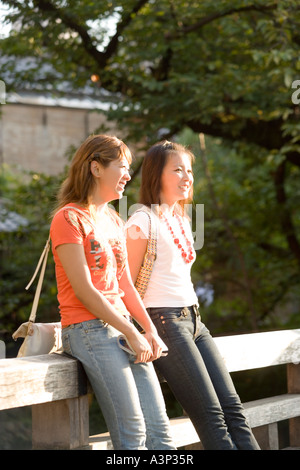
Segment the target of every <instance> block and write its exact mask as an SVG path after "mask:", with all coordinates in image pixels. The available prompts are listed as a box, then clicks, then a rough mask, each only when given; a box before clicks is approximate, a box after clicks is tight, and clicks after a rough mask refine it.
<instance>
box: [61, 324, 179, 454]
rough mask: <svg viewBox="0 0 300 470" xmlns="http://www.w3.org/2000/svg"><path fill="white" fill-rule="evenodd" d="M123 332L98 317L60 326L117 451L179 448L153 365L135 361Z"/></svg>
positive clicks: (65, 346)
mask: <svg viewBox="0 0 300 470" xmlns="http://www.w3.org/2000/svg"><path fill="white" fill-rule="evenodd" d="M119 334H120V332H119V331H117V330H116V329H115V328H113V327H111V326H109V325H107V324H105V323H103V322H102V321H101V320H98V319H95V320H89V321H85V322H82V323H78V324H74V325H70V326H68V327H67V328H63V330H62V340H63V347H64V351H65V352H66V353H67V354H70V355H71V356H73V357H76V358H77V359H78V360H79V361H80V362H81V363H82V365H83V367H84V369H85V372H86V374H87V376H88V379H89V381H90V384H91V386H92V388H93V391H94V393H95V396H96V398H97V401H98V403H99V406H100V408H101V410H102V413H103V416H104V419H105V421H106V424H107V427H108V430H109V432H110V436H111V439H112V443H113V446H114V449H115V450H135V449H139V450H141V449H151V450H160V449H175V446H174V444H173V441H172V438H171V437H170V430H169V420H168V417H167V414H166V409H165V403H164V399H163V395H162V392H161V387H160V384H159V382H158V379H157V376H156V373H155V370H154V367H153V364H152V363H148V364H144V363H139V364H134V360H135V358H134V356H132V355H130V354H128V353H126V352H125V351H123V350H122V349H120V347H119V346H118V344H117V336H118V335H119Z"/></svg>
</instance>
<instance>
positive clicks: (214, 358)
mask: <svg viewBox="0 0 300 470" xmlns="http://www.w3.org/2000/svg"><path fill="white" fill-rule="evenodd" d="M147 310H148V312H149V314H150V316H151V319H152V321H153V322H154V324H155V326H156V328H157V331H158V334H159V336H160V337H161V338H162V339H163V340H164V342H165V343H166V344H167V346H168V347H169V354H168V356H166V357H162V358H160V359H158V360H157V361H155V367H156V369H157V370H158V372H159V373H160V374H161V375H162V376H163V377H164V378H165V380H166V381H167V383H168V385H169V387H170V389H171V390H172V391H173V393H174V396H175V397H176V398H177V400H178V402H179V403H180V404H181V406H182V407H183V408H184V410H185V411H186V413H187V414H188V416H189V417H190V419H191V421H192V422H193V425H194V427H195V429H196V431H197V433H198V435H199V437H200V440H201V442H202V444H203V446H204V448H205V449H207V450H218V449H219V450H222V449H228V450H242V449H243V450H246V449H248V450H259V446H258V444H257V442H256V440H255V438H254V436H253V434H252V432H251V429H250V427H249V425H248V424H247V421H246V418H245V416H244V412H243V406H242V404H241V401H240V399H239V397H238V395H237V393H236V390H235V387H234V385H233V382H232V380H231V377H230V374H229V373H228V371H227V369H226V367H225V364H224V361H223V359H222V357H221V355H220V353H219V351H218V349H217V347H216V345H215V342H214V340H213V338H212V337H211V335H210V333H209V331H208V330H207V328H206V327H205V325H204V324H203V323H202V322H201V318H200V315H199V311H198V309H197V307H184V308H169V307H162V308H148V309H147Z"/></svg>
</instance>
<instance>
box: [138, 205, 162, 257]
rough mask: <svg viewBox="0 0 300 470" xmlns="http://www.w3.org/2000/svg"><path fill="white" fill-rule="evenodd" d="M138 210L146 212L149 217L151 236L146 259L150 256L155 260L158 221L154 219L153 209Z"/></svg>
mask: <svg viewBox="0 0 300 470" xmlns="http://www.w3.org/2000/svg"><path fill="white" fill-rule="evenodd" d="M136 212H144V213H145V214H147V216H148V217H149V238H148V242H147V250H146V253H145V259H146V258H148V259H149V258H150V259H153V261H155V260H156V255H157V226H156V221H155V220H154V219H153V215H152V213H151V210H150V209H148V208H145V209H138V210H137V211H136Z"/></svg>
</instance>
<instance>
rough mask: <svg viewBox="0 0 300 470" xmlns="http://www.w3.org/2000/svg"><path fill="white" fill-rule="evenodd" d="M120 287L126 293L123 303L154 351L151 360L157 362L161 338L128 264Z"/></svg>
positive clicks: (160, 349)
mask: <svg viewBox="0 0 300 470" xmlns="http://www.w3.org/2000/svg"><path fill="white" fill-rule="evenodd" d="M119 285H120V288H121V289H122V290H123V291H124V293H125V295H124V297H123V302H124V304H125V305H126V308H127V310H128V311H129V312H130V313H131V315H132V316H133V318H134V319H135V320H136V321H137V322H138V324H139V325H140V326H141V327H142V328H143V330H144V331H145V337H146V339H147V340H148V342H149V344H150V346H151V348H152V350H153V357H152V358H151V360H155V359H157V358H158V357H160V355H161V351H162V348H161V342H160V338H159V336H158V334H157V330H156V327H155V325H154V324H153V322H152V320H151V318H150V317H149V315H148V312H147V310H146V309H145V306H144V304H143V301H142V300H141V298H140V295H139V294H138V292H137V290H136V288H135V287H134V285H133V281H132V279H131V276H130V271H129V266H128V264H126V268H125V270H124V273H123V275H122V278H121V279H120V282H119Z"/></svg>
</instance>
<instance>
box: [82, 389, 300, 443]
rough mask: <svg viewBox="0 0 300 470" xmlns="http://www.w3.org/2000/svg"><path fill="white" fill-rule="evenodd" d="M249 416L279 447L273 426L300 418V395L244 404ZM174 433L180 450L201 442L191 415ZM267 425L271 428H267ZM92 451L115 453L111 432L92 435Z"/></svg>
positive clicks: (176, 422) (178, 423) (176, 423)
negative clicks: (292, 418)
mask: <svg viewBox="0 0 300 470" xmlns="http://www.w3.org/2000/svg"><path fill="white" fill-rule="evenodd" d="M244 408H245V415H246V417H247V419H248V422H249V424H250V426H251V428H257V427H264V429H263V432H264V433H266V432H267V434H268V436H267V437H268V442H267V441H266V435H264V436H263V438H262V434H261V432H262V428H261V429H260V430H258V433H259V432H260V434H259V435H260V437H261V438H262V443H263V445H266V446H267V448H274V449H275V448H276V447H278V435H277V428H276V426H277V425H276V426H273V423H276V422H277V421H281V420H285V419H288V418H291V417H294V416H298V415H299V410H300V394H299V395H290V394H285V395H279V396H277V397H270V398H263V399H262V400H255V401H251V402H247V403H244ZM170 424H171V432H172V435H173V439H174V442H175V444H176V446H177V447H184V446H187V445H190V444H194V443H198V442H199V441H200V439H199V437H198V434H197V433H196V431H195V428H194V426H193V424H192V423H191V421H190V419H189V418H188V417H187V416H181V417H179V418H172V419H170ZM265 425H267V426H268V427H265ZM86 449H89V450H111V449H112V444H111V440H110V436H109V433H103V434H98V435H96V436H91V437H90V439H89V446H88V447H86Z"/></svg>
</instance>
